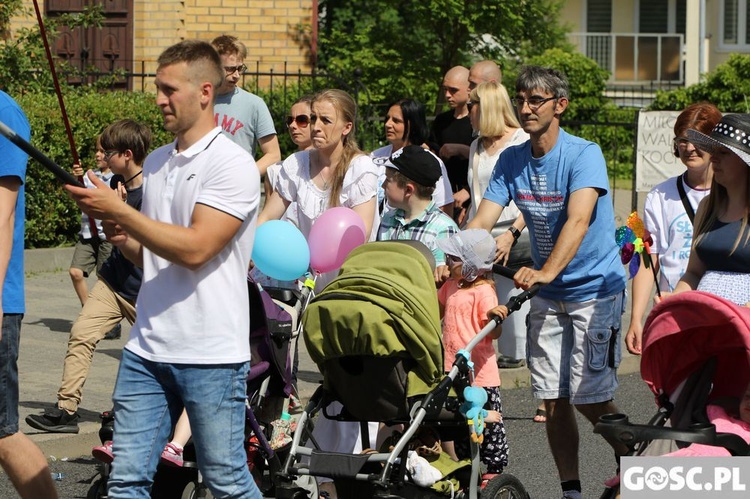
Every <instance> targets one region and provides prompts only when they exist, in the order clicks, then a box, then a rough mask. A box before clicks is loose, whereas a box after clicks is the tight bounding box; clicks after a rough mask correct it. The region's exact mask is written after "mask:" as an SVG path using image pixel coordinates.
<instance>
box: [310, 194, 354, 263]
mask: <svg viewBox="0 0 750 499" xmlns="http://www.w3.org/2000/svg"><path fill="white" fill-rule="evenodd" d="M365 240H366V236H365V223H364V221H363V220H362V217H360V216H359V215H358V214H357V213H356V212H355V211H354V210H352V209H351V208H346V207H345V206H337V207H335V208H329V209H328V210H326V211H325V212H323V214H322V215H320V216H319V217H318V219H317V220H316V221H315V222H313V225H312V228H311V229H310V235H309V236H308V238H307V243H308V244H309V246H310V266H311V267H312V268H313V270H315V271H317V272H320V273H321V274H324V273H326V272H330V271H332V270H336V269H339V268H341V265H343V263H344V260H346V257H347V256H348V255H349V253H350V252H351V251H352V250H353V249H354V248H356V247H357V246H359V245H361V244H364V242H365Z"/></svg>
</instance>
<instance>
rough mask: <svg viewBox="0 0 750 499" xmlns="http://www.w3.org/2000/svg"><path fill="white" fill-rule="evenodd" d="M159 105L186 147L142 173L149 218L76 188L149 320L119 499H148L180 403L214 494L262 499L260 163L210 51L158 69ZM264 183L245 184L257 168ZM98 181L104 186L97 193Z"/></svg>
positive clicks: (173, 55) (126, 425)
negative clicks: (257, 430) (257, 416)
mask: <svg viewBox="0 0 750 499" xmlns="http://www.w3.org/2000/svg"><path fill="white" fill-rule="evenodd" d="M158 64H159V66H158V69H157V72H156V80H155V84H156V90H157V95H156V103H157V105H158V106H159V108H160V109H161V111H162V114H163V118H164V128H166V129H167V130H169V131H171V132H173V133H175V135H176V140H175V142H173V143H172V144H169V145H166V146H163V147H161V148H159V149H157V150H155V151H154V152H153V153H151V154H150V155H149V156H148V158H146V161H145V163H144V168H143V206H142V208H141V212H138V211H137V210H134V209H132V208H130V207H129V206H127V204H126V203H123V202H122V201H121V200H120V199H119V198H118V197H117V196H116V193H115V192H114V191H112V190H111V189H104V188H101V187H103V184H101V182H99V181H98V180H94V179H92V181H93V182H94V184H96V185H97V187H100V188H99V189H80V188H76V187H67V190H68V191H69V192H70V193H71V195H72V196H73V198H74V199H75V200H76V202H77V203H78V205H79V207H80V208H81V209H82V210H83V211H85V212H86V213H88V214H89V215H91V216H93V217H94V218H97V219H101V220H103V221H104V226H105V231H106V233H107V237H108V239H109V240H110V241H111V242H112V244H114V245H115V246H117V247H119V248H120V249H121V250H122V252H123V253H124V254H125V255H126V256H127V257H128V258H129V259H132V260H133V261H135V262H136V263H137V264H139V265H142V266H143V284H142V287H141V291H140V294H139V295H138V301H137V303H136V307H137V310H138V317H137V319H136V322H135V324H134V326H133V329H132V331H131V333H130V340H129V341H128V343H127V345H126V346H125V350H124V351H123V355H122V361H121V362H120V370H119V373H118V376H117V383H116V385H115V392H114V396H113V399H114V406H115V436H114V446H113V451H114V456H115V461H114V462H115V465H114V466H113V474H112V476H111V478H110V481H109V496H110V497H115V498H118V497H144V498H145V497H149V490H150V486H151V483H152V482H153V476H154V473H155V472H156V466H157V464H158V462H159V457H160V455H161V452H162V449H164V445H165V444H166V443H167V439H168V437H169V433H170V431H171V429H172V427H173V425H174V423H175V421H176V420H177V417H178V416H179V414H180V412H181V411H182V408H183V406H184V407H185V409H186V410H187V413H188V414H189V418H190V423H191V426H192V430H193V441H194V443H195V448H196V454H197V458H198V466H199V468H200V470H201V472H202V474H203V476H204V478H205V480H206V484H207V485H208V487H209V489H210V490H211V492H212V493H213V494H214V496H216V497H236V498H251V497H252V498H260V497H261V494H260V492H259V490H258V488H257V487H256V485H255V483H254V481H253V480H252V478H251V476H250V473H249V471H248V468H247V464H246V462H245V461H246V457H245V452H244V449H243V438H244V427H245V424H244V417H245V412H244V400H245V381H246V378H247V373H248V369H249V360H250V348H249V320H250V319H249V307H248V298H247V283H246V280H245V274H246V271H247V267H248V264H249V261H250V254H251V250H252V243H253V235H254V232H255V221H256V218H257V213H258V203H259V199H260V182H259V175H258V173H257V168H256V166H255V162H254V160H253V159H252V157H251V156H250V154H249V153H248V152H247V151H245V150H244V149H242V148H241V147H240V146H238V145H236V144H235V143H233V142H232V141H231V140H230V139H228V138H227V137H226V136H224V135H223V134H222V133H221V128H220V127H215V126H214V111H213V103H214V98H215V95H216V89H217V88H218V87H219V86H220V85H221V82H222V81H223V79H224V71H223V68H222V66H221V59H220V58H219V56H218V54H217V53H216V51H215V50H214V49H213V47H211V45H210V44H208V43H205V42H200V41H197V40H186V41H183V42H180V43H178V44H176V45H173V46H172V47H169V48H168V49H166V50H165V51H164V52H163V53H162V54H161V56H160V57H159V60H158ZM248 165H250V168H251V169H252V170H253V172H252V173H253V174H251V175H248V174H247V168H248ZM100 184H101V185H100Z"/></svg>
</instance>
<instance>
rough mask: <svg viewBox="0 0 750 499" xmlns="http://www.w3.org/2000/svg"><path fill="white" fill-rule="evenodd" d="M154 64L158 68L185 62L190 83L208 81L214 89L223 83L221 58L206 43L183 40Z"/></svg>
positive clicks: (166, 51) (167, 50) (165, 52)
mask: <svg viewBox="0 0 750 499" xmlns="http://www.w3.org/2000/svg"><path fill="white" fill-rule="evenodd" d="M156 62H157V63H158V64H159V67H160V68H161V67H163V66H171V65H172V64H179V63H181V62H185V63H187V64H188V67H189V70H188V78H190V80H191V81H193V82H201V81H208V82H210V83H211V84H213V86H214V88H215V89H216V88H219V87H220V86H221V84H222V83H224V68H223V67H222V65H221V58H220V57H219V54H218V53H217V52H216V49H214V48H213V47H212V46H211V44H210V43H208V42H204V41H201V40H183V41H181V42H179V43H176V44H174V45H172V46H171V47H169V48H167V49H166V50H165V51H164V52H162V53H161V55H160V56H159V58H158V59H157V61H156Z"/></svg>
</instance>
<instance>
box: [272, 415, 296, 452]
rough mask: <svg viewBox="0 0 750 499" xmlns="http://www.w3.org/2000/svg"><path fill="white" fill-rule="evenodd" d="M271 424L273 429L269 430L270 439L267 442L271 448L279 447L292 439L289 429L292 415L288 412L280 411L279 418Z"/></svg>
mask: <svg viewBox="0 0 750 499" xmlns="http://www.w3.org/2000/svg"><path fill="white" fill-rule="evenodd" d="M271 424H272V425H273V431H272V432H271V441H270V442H269V444H270V445H271V448H272V449H273V450H276V449H280V448H282V447H284V446H285V445H287V444H288V443H289V442H291V441H292V436H291V431H290V430H291V424H292V416H290V415H289V413H288V412H282V413H281V418H280V419H277V420H275V421H274V422H273V423H271Z"/></svg>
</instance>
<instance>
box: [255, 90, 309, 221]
mask: <svg viewBox="0 0 750 499" xmlns="http://www.w3.org/2000/svg"><path fill="white" fill-rule="evenodd" d="M311 102H312V95H310V94H306V95H303V96H302V97H300V98H299V99H297V100H296V101H294V104H292V107H291V109H290V110H289V116H287V117H286V128H287V130H289V136H290V137H291V138H292V142H294V145H296V146H297V152H299V151H307V150H308V149H312V137H311V136H310V103H311ZM281 164H282V162H281V161H279V162H278V163H274V164H273V165H271V166H269V167H268V170H266V177H265V179H264V180H263V190H264V191H265V194H266V200H268V199H269V198H270V197H271V194H272V193H273V191H274V190H275V189H274V187H273V184H274V182H275V180H276V175H277V174H278V172H279V170H281ZM287 211H289V210H287Z"/></svg>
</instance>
